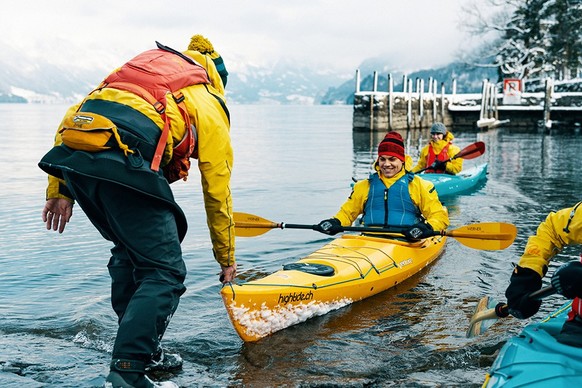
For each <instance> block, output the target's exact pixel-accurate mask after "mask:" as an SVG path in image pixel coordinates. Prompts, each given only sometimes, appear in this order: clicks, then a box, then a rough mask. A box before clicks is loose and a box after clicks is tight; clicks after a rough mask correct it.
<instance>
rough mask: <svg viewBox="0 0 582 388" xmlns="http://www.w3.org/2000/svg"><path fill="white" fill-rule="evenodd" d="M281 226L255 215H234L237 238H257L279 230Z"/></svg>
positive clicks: (237, 213) (236, 213)
mask: <svg viewBox="0 0 582 388" xmlns="http://www.w3.org/2000/svg"><path fill="white" fill-rule="evenodd" d="M279 227H280V224H277V223H275V222H272V221H269V220H266V219H264V218H261V217H259V216H257V215H254V214H249V213H239V212H235V213H234V228H235V229H234V230H235V232H234V233H235V235H236V236H237V237H255V236H260V235H261V234H264V233H267V232H268V231H269V230H271V229H275V228H279Z"/></svg>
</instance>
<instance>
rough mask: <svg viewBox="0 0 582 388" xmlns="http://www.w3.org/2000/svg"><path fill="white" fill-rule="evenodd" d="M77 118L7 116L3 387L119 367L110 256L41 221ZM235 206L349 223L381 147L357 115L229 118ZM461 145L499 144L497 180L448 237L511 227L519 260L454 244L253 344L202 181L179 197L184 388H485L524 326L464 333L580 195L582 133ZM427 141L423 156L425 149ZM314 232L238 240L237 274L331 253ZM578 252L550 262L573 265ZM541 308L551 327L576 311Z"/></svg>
mask: <svg viewBox="0 0 582 388" xmlns="http://www.w3.org/2000/svg"><path fill="white" fill-rule="evenodd" d="M65 110H66V107H65V106H47V105H10V104H0V134H2V139H3V140H2V142H0V162H2V164H3V165H4V168H3V169H2V172H1V174H2V177H1V179H0V181H1V182H2V189H1V190H0V226H1V233H0V247H1V251H0V386H2V387H6V386H9V387H10V386H14V387H21V386H25V387H98V386H101V385H102V384H103V381H104V378H105V376H106V374H107V371H108V364H109V360H110V352H111V349H112V341H113V338H114V335H115V332H116V325H117V324H116V318H115V316H114V313H113V311H112V309H111V307H110V303H109V287H110V283H109V275H108V273H107V268H106V264H107V261H108V259H109V248H110V247H109V244H108V243H107V242H105V241H103V240H102V238H101V237H100V235H99V234H98V233H97V232H96V231H95V230H94V228H93V227H92V226H91V225H90V223H89V222H88V220H87V219H86V217H85V216H84V214H83V212H82V211H81V209H80V208H78V207H75V210H74V215H73V218H72V221H71V222H70V223H69V225H68V226H67V229H66V230H65V233H63V234H62V235H59V234H57V233H55V232H52V231H47V230H45V227H44V224H43V223H42V221H41V210H42V207H43V205H44V190H45V184H46V176H45V175H44V173H43V172H42V171H41V170H40V169H39V168H38V167H37V165H36V164H37V162H38V160H39V159H40V157H41V156H42V155H43V154H44V153H45V152H46V151H47V150H48V149H49V148H50V146H51V144H52V138H53V136H54V131H55V129H56V126H57V125H58V123H59V122H60V119H61V117H62V115H63V114H64V112H65ZM231 116H232V139H233V145H234V149H235V167H234V174H233V180H232V190H233V197H234V206H235V210H236V211H241V212H247V213H253V214H256V215H259V216H261V217H264V218H267V219H269V220H272V221H276V222H287V223H298V224H299V223H302V224H311V223H317V222H319V221H320V220H321V219H323V218H328V217H330V216H332V215H333V214H335V212H336V211H337V209H338V208H339V206H340V205H341V204H342V203H343V201H344V200H345V199H346V198H347V196H348V195H349V193H350V184H351V182H352V177H355V178H358V179H361V178H363V177H366V176H367V174H368V172H369V169H370V165H371V161H372V158H373V157H374V155H375V150H376V147H377V144H378V141H379V139H380V137H381V136H382V135H383V134H372V135H371V134H368V133H353V131H352V126H351V121H352V107H351V106H232V107H231ZM455 135H456V136H457V140H456V142H457V144H458V145H459V146H461V148H462V147H464V146H466V145H468V144H470V143H472V142H475V141H477V140H479V141H483V142H485V144H486V146H487V151H486V153H485V154H484V155H483V156H481V157H480V158H478V159H474V160H470V161H466V162H465V163H466V165H467V166H470V165H472V164H476V163H483V162H488V163H489V175H488V179H487V182H486V184H485V185H484V186H483V187H482V188H480V189H479V190H478V191H476V192H474V193H472V194H470V195H465V196H460V197H456V198H452V199H447V200H446V201H444V202H445V204H446V205H447V207H448V209H449V213H450V218H451V223H452V225H451V227H452V228H456V227H459V226H462V225H466V224H469V223H476V222H509V223H513V224H515V225H516V226H517V227H518V236H517V239H516V241H515V243H514V244H513V245H512V246H511V247H509V248H508V249H506V250H504V251H482V250H475V249H471V248H467V247H465V246H463V245H461V244H459V243H458V242H457V241H455V240H454V239H449V241H448V242H447V248H446V251H445V253H444V254H443V255H442V256H441V258H440V259H439V260H438V261H436V262H435V263H434V264H433V265H432V266H430V267H429V268H427V269H425V270H424V271H423V272H422V273H420V274H419V275H417V276H415V277H414V278H412V279H410V280H408V281H406V282H404V283H402V284H399V285H398V286H397V287H395V288H393V289H391V290H389V291H387V292H384V293H382V294H379V295H377V296H375V297H372V298H370V299H367V300H364V301H361V302H358V303H355V304H352V305H350V306H347V307H345V308H342V309H340V310H337V311H332V312H330V313H328V314H326V315H325V316H321V317H316V318H313V319H311V320H308V321H307V322H304V323H302V324H299V325H296V326H293V327H290V328H288V329H285V330H283V331H280V332H277V333H275V334H274V335H272V336H270V337H267V338H265V339H263V340H261V341H258V342H256V343H248V344H246V343H244V342H242V341H241V340H240V338H239V337H238V336H237V334H236V333H235V331H234V329H233V328H232V326H231V323H230V321H229V320H228V317H227V314H226V310H225V308H224V306H223V303H222V299H221V297H220V295H219V291H220V287H221V285H220V284H219V282H218V276H217V273H218V271H219V269H218V265H217V264H216V262H215V261H214V260H213V258H212V253H211V245H210V241H209V237H208V231H207V228H206V226H205V216H204V212H203V208H202V196H201V189H200V183H199V174H197V171H196V169H194V170H193V173H192V175H191V178H190V180H189V181H188V182H179V183H176V184H174V185H173V188H174V192H175V194H176V198H177V201H178V202H179V203H180V204H181V206H182V207H183V209H184V212H185V213H186V215H187V218H188V222H189V232H188V235H187V237H186V239H185V240H184V243H183V251H184V258H185V261H186V264H187V266H188V269H189V273H188V277H187V279H186V286H187V287H188V290H187V291H186V293H185V294H184V296H183V297H182V300H181V303H180V306H179V308H178V310H177V313H176V314H175V316H174V318H173V320H172V322H171V324H170V326H169V328H168V331H167V334H166V337H165V339H164V343H165V346H166V347H167V348H169V349H170V350H171V351H177V352H179V353H180V354H181V355H182V357H183V358H184V368H183V371H181V372H179V373H176V374H174V375H170V376H169V377H171V378H172V380H173V381H175V382H176V383H178V384H180V386H183V387H198V386H205V387H206V386H208V387H226V386H241V387H243V386H244V387H263V386H287V387H299V386H301V387H323V386H328V387H329V386H343V387H363V386H398V387H400V386H407V387H408V386H414V387H441V386H447V387H448V386H462V387H467V386H475V387H477V386H480V384H481V383H482V381H483V377H484V375H485V372H486V370H487V368H488V366H489V365H490V364H491V362H492V356H491V355H492V354H493V353H494V352H495V350H496V349H498V348H499V347H500V346H501V345H502V344H503V343H504V341H506V340H507V338H508V337H509V336H510V335H511V334H515V333H517V332H518V331H519V330H520V329H521V328H522V327H523V325H524V324H525V323H526V321H518V320H516V319H513V318H509V319H506V320H502V321H499V322H497V323H496V324H495V325H493V326H492V327H491V328H490V329H489V330H488V331H487V332H486V333H485V334H484V335H483V336H480V337H477V338H472V339H467V338H465V331H466V329H467V324H468V320H469V318H470V316H471V314H472V311H473V308H474V306H475V304H476V302H477V301H478V300H479V299H480V298H481V297H482V296H484V295H490V296H492V297H494V298H496V299H498V300H502V299H503V293H504V291H505V288H506V286H507V283H508V280H509V276H510V272H511V269H512V264H511V263H512V262H517V261H518V259H519V256H520V253H521V251H522V250H523V247H524V245H525V242H526V240H527V237H528V236H529V235H530V234H532V233H534V232H535V229H536V227H537V225H538V223H539V222H540V221H542V220H543V219H544V218H545V215H546V214H547V213H548V212H549V211H551V210H557V209H559V208H562V207H566V206H571V205H573V204H574V203H576V202H577V201H578V200H579V199H580V189H581V184H580V182H581V180H582V179H581V178H582V172H581V171H582V169H580V167H579V165H580V162H579V155H580V154H582V142H581V141H580V135H579V134H578V133H577V132H575V131H573V130H565V131H560V132H556V133H552V134H551V135H544V134H538V133H536V132H535V131H534V130H533V129H532V131H531V132H528V133H512V132H511V131H509V130H506V129H503V128H499V129H496V130H491V131H488V132H472V133H456V134H455ZM413 143H418V142H409V147H408V152H409V153H410V154H411V155H413V156H416V155H417V154H418V144H413ZM329 240H330V237H328V236H325V235H322V234H319V233H317V232H314V231H306V230H293V229H289V230H273V231H270V232H269V233H266V234H264V235H262V236H260V237H254V238H246V239H244V238H240V239H238V240H237V259H238V262H239V265H240V266H241V267H240V268H239V272H240V275H239V276H240V278H241V279H249V278H255V277H259V276H262V275H264V274H267V273H270V272H273V271H276V270H278V269H280V268H281V266H282V265H283V264H286V263H289V262H292V261H295V260H296V259H298V258H300V257H302V256H304V255H306V254H308V253H309V252H311V251H313V250H315V249H317V248H318V247H320V246H322V245H323V244H324V243H325V242H327V241H329ZM578 254H579V252H578V250H577V249H576V248H568V249H566V250H565V251H564V252H563V253H561V254H560V255H559V256H558V258H557V259H556V261H555V263H554V264H553V266H552V270H553V269H554V268H556V267H557V265H558V264H559V263H560V262H565V261H568V260H572V259H575V258H576V257H577V256H578ZM562 301H563V300H562V298H561V297H559V296H554V297H551V298H549V299H547V300H545V301H544V304H543V307H542V311H541V312H540V313H539V314H538V315H537V317H541V316H543V315H544V314H545V313H548V312H550V311H551V310H552V309H553V308H554V307H556V306H558V305H559V304H561V303H562Z"/></svg>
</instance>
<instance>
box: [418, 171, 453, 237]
mask: <svg viewBox="0 0 582 388" xmlns="http://www.w3.org/2000/svg"><path fill="white" fill-rule="evenodd" d="M410 198H411V199H412V202H414V203H415V204H416V206H418V208H419V209H420V212H421V213H422V215H423V216H424V218H425V219H426V221H427V222H428V223H429V224H430V226H432V228H433V229H434V230H445V229H446V228H447V227H448V226H449V215H448V213H447V210H446V209H445V207H444V206H443V204H442V203H441V201H440V200H439V197H438V194H437V192H436V190H435V189H434V185H433V184H432V183H431V182H429V181H425V180H424V179H422V178H421V177H419V176H415V177H414V180H413V181H412V182H411V183H410Z"/></svg>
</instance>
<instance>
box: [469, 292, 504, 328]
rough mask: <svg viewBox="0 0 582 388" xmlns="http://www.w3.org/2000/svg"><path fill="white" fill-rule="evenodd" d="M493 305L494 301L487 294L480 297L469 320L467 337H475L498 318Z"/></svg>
mask: <svg viewBox="0 0 582 388" xmlns="http://www.w3.org/2000/svg"><path fill="white" fill-rule="evenodd" d="M495 305H496V302H495V301H494V300H493V299H491V298H489V297H488V296H484V297H483V298H481V300H480V301H479V303H477V307H475V311H474V313H473V316H472V317H471V320H470V321H469V328H468V329H467V338H472V337H476V336H478V335H481V334H483V333H485V330H487V329H488V328H489V327H490V326H491V325H492V324H494V323H495V321H496V320H497V319H498V318H499V317H498V316H497V314H496V312H495Z"/></svg>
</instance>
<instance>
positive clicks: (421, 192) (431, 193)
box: [334, 165, 449, 230]
mask: <svg viewBox="0 0 582 388" xmlns="http://www.w3.org/2000/svg"><path fill="white" fill-rule="evenodd" d="M375 169H376V171H378V172H379V169H378V167H377V165H376V166H375ZM404 174H405V169H402V171H400V172H399V173H398V174H396V175H395V176H393V177H392V178H385V177H383V176H382V174H381V173H380V172H379V173H378V175H379V176H380V179H382V182H384V184H385V185H386V187H387V188H390V186H392V184H394V182H396V181H397V180H398V179H400V178H401V177H402V176H403V175H404ZM408 187H409V192H410V198H411V199H412V202H413V203H414V204H415V205H416V206H417V207H418V209H419V210H420V212H421V213H422V215H423V217H424V218H425V219H426V221H427V222H428V223H429V224H430V225H431V226H432V228H433V229H434V230H445V229H446V228H447V227H448V226H449V216H448V214H447V211H446V209H445V208H444V206H443V205H442V203H441V202H440V201H439V198H438V195H437V192H436V190H435V189H434V185H433V184H432V183H431V182H428V181H425V180H424V179H422V178H420V177H419V176H415V177H414V179H413V180H412V182H410V184H409V185H408ZM369 188H370V183H369V181H368V179H364V180H361V181H359V182H357V183H356V184H355V185H354V188H353V190H352V193H351V194H350V196H349V198H348V200H347V201H346V202H344V204H343V205H342V207H341V208H340V210H339V211H338V212H337V214H336V215H335V216H334V217H335V218H337V219H338V220H340V222H341V224H342V225H343V226H350V225H351V224H352V223H353V222H354V221H355V220H356V218H358V216H359V215H360V214H362V213H363V211H364V205H365V204H366V201H367V200H368V191H369Z"/></svg>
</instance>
